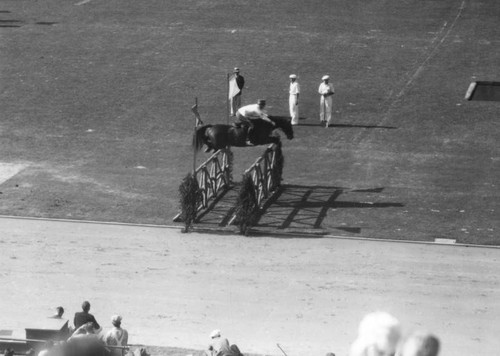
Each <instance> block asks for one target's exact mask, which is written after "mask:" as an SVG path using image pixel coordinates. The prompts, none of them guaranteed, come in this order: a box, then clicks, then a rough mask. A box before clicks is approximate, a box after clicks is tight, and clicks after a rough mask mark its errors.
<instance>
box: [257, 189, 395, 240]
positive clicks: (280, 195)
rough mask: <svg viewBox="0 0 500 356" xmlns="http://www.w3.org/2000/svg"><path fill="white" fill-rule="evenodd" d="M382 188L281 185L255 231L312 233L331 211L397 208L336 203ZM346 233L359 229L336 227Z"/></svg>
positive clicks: (392, 204)
mask: <svg viewBox="0 0 500 356" xmlns="http://www.w3.org/2000/svg"><path fill="white" fill-rule="evenodd" d="M383 190H384V188H371V189H358V190H356V189H349V188H342V187H333V186H307V185H283V186H282V187H281V189H280V191H278V192H277V193H276V194H275V196H274V197H273V198H272V199H270V200H269V201H268V202H267V203H266V205H265V206H264V208H263V210H262V214H261V215H260V219H259V221H258V222H257V224H256V228H268V229H276V230H285V229H292V230H296V231H301V230H304V231H307V230H310V231H313V230H318V229H322V223H323V220H324V219H325V217H326V215H327V213H328V210H330V209H366V208H400V207H403V206H404V204H401V203H393V202H360V201H345V200H339V198H340V196H341V195H342V193H344V192H349V193H381V192H382V191H383ZM335 228H336V229H338V230H343V231H346V232H349V233H355V234H359V233H361V228H360V227H356V226H353V227H349V226H339V227H335Z"/></svg>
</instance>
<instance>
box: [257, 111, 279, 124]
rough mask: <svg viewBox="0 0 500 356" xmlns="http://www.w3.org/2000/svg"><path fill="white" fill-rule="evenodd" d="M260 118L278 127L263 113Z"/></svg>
mask: <svg viewBox="0 0 500 356" xmlns="http://www.w3.org/2000/svg"><path fill="white" fill-rule="evenodd" d="M260 118H261V119H262V120H264V121H267V122H269V123H271V124H272V125H273V126H276V124H275V123H274V121H272V120H271V119H270V118H269V117H268V116H267V114H266V113H262V115H261V116H260Z"/></svg>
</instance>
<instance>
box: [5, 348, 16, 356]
mask: <svg viewBox="0 0 500 356" xmlns="http://www.w3.org/2000/svg"><path fill="white" fill-rule="evenodd" d="M4 356H14V350H13V349H11V348H10V347H8V348H6V349H5V352H4Z"/></svg>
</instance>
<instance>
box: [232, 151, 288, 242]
mask: <svg viewBox="0 0 500 356" xmlns="http://www.w3.org/2000/svg"><path fill="white" fill-rule="evenodd" d="M283 160H284V158H283V153H282V151H281V145H278V144H272V145H270V146H268V147H267V149H266V150H265V152H264V153H263V154H262V156H260V157H259V158H258V159H257V160H256V161H255V163H254V164H252V165H251V166H250V168H248V169H247V170H246V171H245V173H244V174H243V182H242V186H241V189H240V192H239V194H238V199H237V201H236V204H235V207H234V214H233V216H232V217H231V219H230V220H229V223H228V225H231V224H233V223H236V224H237V225H239V228H240V233H244V234H247V233H248V231H249V228H250V227H251V226H253V225H254V224H255V223H256V222H257V220H258V216H259V215H260V214H262V210H263V208H264V204H266V202H267V201H268V199H269V198H271V196H272V195H273V194H274V193H276V192H277V191H278V188H279V187H280V185H281V177H282V173H283Z"/></svg>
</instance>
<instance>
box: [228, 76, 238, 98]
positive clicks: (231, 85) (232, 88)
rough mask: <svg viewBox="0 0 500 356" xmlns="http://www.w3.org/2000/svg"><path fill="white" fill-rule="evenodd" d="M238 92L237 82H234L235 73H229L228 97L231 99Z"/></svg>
mask: <svg viewBox="0 0 500 356" xmlns="http://www.w3.org/2000/svg"><path fill="white" fill-rule="evenodd" d="M239 92H240V88H238V84H237V83H236V75H234V74H233V75H231V76H230V77H229V99H232V98H233V97H234V96H235V95H237V94H238V93H239Z"/></svg>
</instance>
